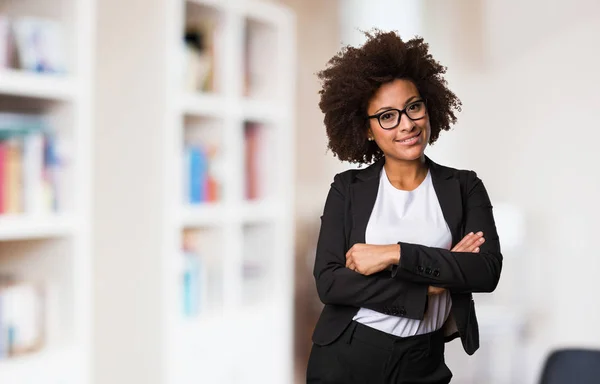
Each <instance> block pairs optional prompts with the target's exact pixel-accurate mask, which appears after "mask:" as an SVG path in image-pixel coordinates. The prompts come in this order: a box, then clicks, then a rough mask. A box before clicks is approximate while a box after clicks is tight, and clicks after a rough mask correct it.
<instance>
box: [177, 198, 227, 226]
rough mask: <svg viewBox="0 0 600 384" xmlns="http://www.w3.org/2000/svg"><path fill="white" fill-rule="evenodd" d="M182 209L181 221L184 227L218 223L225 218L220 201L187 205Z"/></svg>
mask: <svg viewBox="0 0 600 384" xmlns="http://www.w3.org/2000/svg"><path fill="white" fill-rule="evenodd" d="M182 211H183V212H182V215H181V222H182V224H183V226H184V227H202V226H211V225H219V224H221V223H223V221H224V219H225V210H224V207H223V205H222V204H220V203H206V204H199V205H188V206H186V207H184V208H183V210H182Z"/></svg>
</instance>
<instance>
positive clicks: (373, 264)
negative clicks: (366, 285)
mask: <svg viewBox="0 0 600 384" xmlns="http://www.w3.org/2000/svg"><path fill="white" fill-rule="evenodd" d="M399 258H400V245H398V244H390V245H372V244H354V245H353V246H352V248H350V249H349V250H348V252H347V253H346V268H349V269H351V270H353V271H356V272H358V273H360V274H362V275H365V276H369V275H372V274H374V273H377V272H381V271H383V270H384V269H386V268H387V267H388V266H390V265H391V264H397V263H398V260H399Z"/></svg>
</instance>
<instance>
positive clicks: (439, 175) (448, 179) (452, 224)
mask: <svg viewBox="0 0 600 384" xmlns="http://www.w3.org/2000/svg"><path fill="white" fill-rule="evenodd" d="M426 159H427V162H428V163H429V170H430V173H431V180H432V182H433V188H434V189H435V193H436V195H437V197H438V201H439V202H440V207H441V208H442V213H443V214H444V219H446V223H447V224H448V228H449V229H450V232H451V233H452V246H453V247H454V245H456V244H457V243H458V242H459V241H460V240H461V238H462V236H461V235H462V234H461V227H460V225H461V221H462V212H463V207H462V198H461V193H460V183H459V181H458V179H457V178H455V177H454V172H452V170H451V169H449V168H446V167H442V166H440V165H439V164H436V163H434V162H433V161H431V159H429V158H428V157H426Z"/></svg>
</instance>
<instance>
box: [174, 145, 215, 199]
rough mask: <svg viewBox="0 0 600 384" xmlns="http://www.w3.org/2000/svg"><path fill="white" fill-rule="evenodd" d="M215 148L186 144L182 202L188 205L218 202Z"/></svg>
mask: <svg viewBox="0 0 600 384" xmlns="http://www.w3.org/2000/svg"><path fill="white" fill-rule="evenodd" d="M217 151H218V149H217V147H215V146H209V145H202V144H187V145H186V146H185V149H184V159H183V166H184V174H183V181H184V188H183V191H184V200H185V202H186V203H189V204H200V203H209V202H215V201H217V200H219V196H220V194H221V192H220V184H221V183H220V182H219V181H218V177H219V175H218V173H217V170H216V169H215V168H216V165H217V164H216V163H217V159H216V157H217Z"/></svg>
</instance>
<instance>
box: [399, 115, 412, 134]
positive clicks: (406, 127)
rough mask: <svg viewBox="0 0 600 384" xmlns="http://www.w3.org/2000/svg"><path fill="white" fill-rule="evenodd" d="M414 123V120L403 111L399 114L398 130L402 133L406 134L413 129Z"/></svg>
mask: <svg viewBox="0 0 600 384" xmlns="http://www.w3.org/2000/svg"><path fill="white" fill-rule="evenodd" d="M415 127H416V124H415V122H414V121H412V120H411V119H410V118H409V117H408V116H407V115H406V113H403V114H402V115H401V116H400V123H399V124H398V128H399V129H398V131H400V132H402V133H403V134H406V133H408V132H411V131H412V130H413V129H415Z"/></svg>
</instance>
